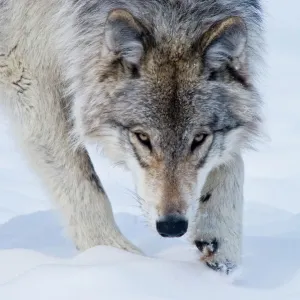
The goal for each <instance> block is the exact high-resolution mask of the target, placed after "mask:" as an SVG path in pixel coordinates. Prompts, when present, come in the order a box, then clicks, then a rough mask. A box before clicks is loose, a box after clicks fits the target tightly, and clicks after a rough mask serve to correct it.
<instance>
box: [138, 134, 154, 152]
mask: <svg viewBox="0 0 300 300" xmlns="http://www.w3.org/2000/svg"><path fill="white" fill-rule="evenodd" d="M135 135H136V137H137V139H138V140H139V142H140V143H141V144H143V145H144V146H146V147H148V148H149V149H150V150H151V149H152V146H151V142H150V138H149V136H148V135H147V134H145V133H142V132H135Z"/></svg>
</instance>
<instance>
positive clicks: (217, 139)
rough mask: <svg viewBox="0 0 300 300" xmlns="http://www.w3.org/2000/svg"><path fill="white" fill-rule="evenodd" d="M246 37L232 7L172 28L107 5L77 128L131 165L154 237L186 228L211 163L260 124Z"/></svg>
mask: <svg viewBox="0 0 300 300" xmlns="http://www.w3.org/2000/svg"><path fill="white" fill-rule="evenodd" d="M170 24H172V22H171V21H170ZM247 42H248V31H247V26H246V24H245V22H244V20H243V19H242V18H241V17H237V16H228V17H224V18H220V19H219V20H214V21H213V22H206V23H205V24H202V26H198V27H195V28H194V30H193V31H192V32H191V31H187V29H186V26H182V28H181V29H180V30H178V31H176V32H174V31H172V28H171V25H170V26H169V27H168V26H165V27H163V26H161V27H160V28H157V26H155V25H153V24H151V22H147V21H145V20H143V19H141V18H138V17H136V16H135V15H134V14H132V13H131V12H130V11H128V10H126V9H116V10H112V11H111V12H110V13H109V14H108V17H107V20H106V23H105V26H104V30H103V43H102V47H101V55H100V57H98V59H97V63H96V64H97V67H98V69H97V70H98V71H97V81H95V82H94V83H93V89H92V91H91V92H89V93H87V94H88V97H87V98H86V100H85V101H84V102H82V103H81V106H80V110H79V111H80V115H79V118H80V120H81V121H80V122H81V123H80V127H81V130H82V132H83V135H84V136H85V137H87V138H90V139H93V140H96V142H97V143H99V144H100V145H101V146H102V148H103V150H104V153H105V154H106V155H107V156H109V157H110V158H111V159H112V160H113V161H115V162H122V163H124V165H125V166H126V167H127V168H128V169H130V170H131V171H132V174H133V177H134V180H135V184H136V190H137V195H138V199H139V201H140V203H141V206H142V208H143V209H144V211H145V213H146V214H147V216H148V217H149V222H150V223H151V224H152V225H153V226H156V228H157V230H158V232H159V233H160V234H161V235H162V236H168V237H178V236H181V235H183V234H185V232H186V231H187V228H188V222H191V221H192V220H193V217H194V214H195V212H196V210H197V208H196V207H195V206H197V203H198V200H199V198H200V195H201V189H202V187H203V185H204V183H205V180H206V178H207V175H208V174H209V172H210V171H211V170H212V169H214V168H217V167H218V166H220V165H222V164H224V163H226V161H228V160H230V158H231V157H232V156H233V155H235V154H236V153H239V152H240V151H241V149H242V148H244V147H245V146H247V145H248V144H249V142H251V139H252V138H253V137H255V135H256V134H257V133H258V128H259V123H260V118H259V101H258V95H257V93H256V91H255V89H254V87H253V85H252V82H251V76H250V72H249V70H248V68H249V60H248V56H247V51H248V45H247ZM95 68H96V66H95ZM95 72H96V71H95ZM95 72H94V74H95ZM94 77H95V76H94ZM90 90H91V89H90Z"/></svg>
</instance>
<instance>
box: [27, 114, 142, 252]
mask: <svg viewBox="0 0 300 300" xmlns="http://www.w3.org/2000/svg"><path fill="white" fill-rule="evenodd" d="M54 114H55V112H54V111H51V112H49V115H52V116H53V120H52V122H50V121H49V117H47V118H46V119H45V118H43V117H42V116H40V118H39V120H40V122H45V123H44V124H41V123H40V122H39V123H36V124H35V127H36V128H40V129H41V131H40V132H37V131H36V130H37V129H35V130H34V131H35V132H31V134H29V131H30V125H29V124H24V123H23V126H24V125H25V126H26V128H24V129H25V130H26V131H27V132H26V135H23V138H22V146H23V147H22V148H23V149H24V150H25V152H26V153H27V156H28V157H29V160H30V162H31V165H32V166H34V168H35V170H36V171H37V173H38V175H39V177H40V178H41V179H42V180H43V182H44V183H45V185H46V187H47V188H48V190H50V194H51V195H52V198H53V199H54V202H55V203H56V205H57V207H58V208H59V210H60V211H61V212H62V216H63V217H64V218H63V219H65V221H66V225H67V228H68V232H69V234H70V236H71V238H72V239H73V241H74V243H75V245H76V247H77V249H79V250H85V249H88V248H91V247H93V246H97V245H108V246H113V247H117V248H121V249H125V250H128V251H131V252H139V250H138V249H137V248H136V247H134V246H133V245H132V244H131V243H130V242H129V241H128V240H127V239H126V238H125V237H124V236H123V235H122V234H121V232H120V231H119V229H118V227H117V225H116V224H115V221H114V217H113V213H112V208H111V205H110V202H109V200H108V198H107V196H106V193H105V191H104V189H103V187H102V185H101V182H100V180H99V178H98V176H97V174H96V173H95V171H94V167H93V165H92V162H91V160H90V157H89V155H88V153H87V151H86V150H85V149H83V148H81V149H78V150H76V151H74V150H72V147H71V142H70V138H69V136H68V133H67V131H66V130H65V128H64V127H65V123H64V121H63V119H60V118H58V117H59V115H56V117H54ZM46 120H47V122H46ZM23 121H24V120H23ZM28 122H32V119H31V120H29V119H28ZM59 123H60V124H59ZM46 127H48V130H45V129H46ZM29 136H31V137H30V138H29ZM24 137H27V138H24Z"/></svg>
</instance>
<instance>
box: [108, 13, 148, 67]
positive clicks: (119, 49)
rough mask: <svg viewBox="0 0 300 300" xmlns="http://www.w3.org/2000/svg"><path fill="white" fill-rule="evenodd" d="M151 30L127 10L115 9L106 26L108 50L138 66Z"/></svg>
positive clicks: (109, 15)
mask: <svg viewBox="0 0 300 300" xmlns="http://www.w3.org/2000/svg"><path fill="white" fill-rule="evenodd" d="M148 36H149V30H148V29H147V27H146V26H145V25H144V24H143V23H142V21H141V20H139V19H138V18H136V17H135V16H134V15H133V14H132V13H131V12H129V11H128V10H126V9H113V10H112V11H110V12H109V14H108V17H107V20H106V24H105V45H106V47H107V49H108V50H109V51H111V52H113V53H114V54H115V55H116V56H118V57H119V58H121V59H123V60H124V61H125V62H127V63H129V64H133V65H135V66H138V65H139V63H140V60H141V58H142V56H143V54H144V52H145V50H146V47H147V37H148Z"/></svg>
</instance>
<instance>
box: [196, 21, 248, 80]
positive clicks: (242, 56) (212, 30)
mask: <svg viewBox="0 0 300 300" xmlns="http://www.w3.org/2000/svg"><path fill="white" fill-rule="evenodd" d="M246 45H247V28H246V25H245V23H244V21H243V20H242V18H241V17H235V16H233V17H227V18H225V19H222V20H219V21H217V22H215V23H213V24H212V25H211V26H210V27H209V28H208V29H207V30H206V31H205V32H204V34H202V36H201V39H200V51H201V53H202V58H203V62H204V66H206V67H208V68H209V69H210V70H214V71H218V70H219V69H222V68H223V67H225V66H226V65H227V66H230V67H232V68H233V70H235V71H236V72H239V73H240V75H241V74H244V75H245V72H246Z"/></svg>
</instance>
